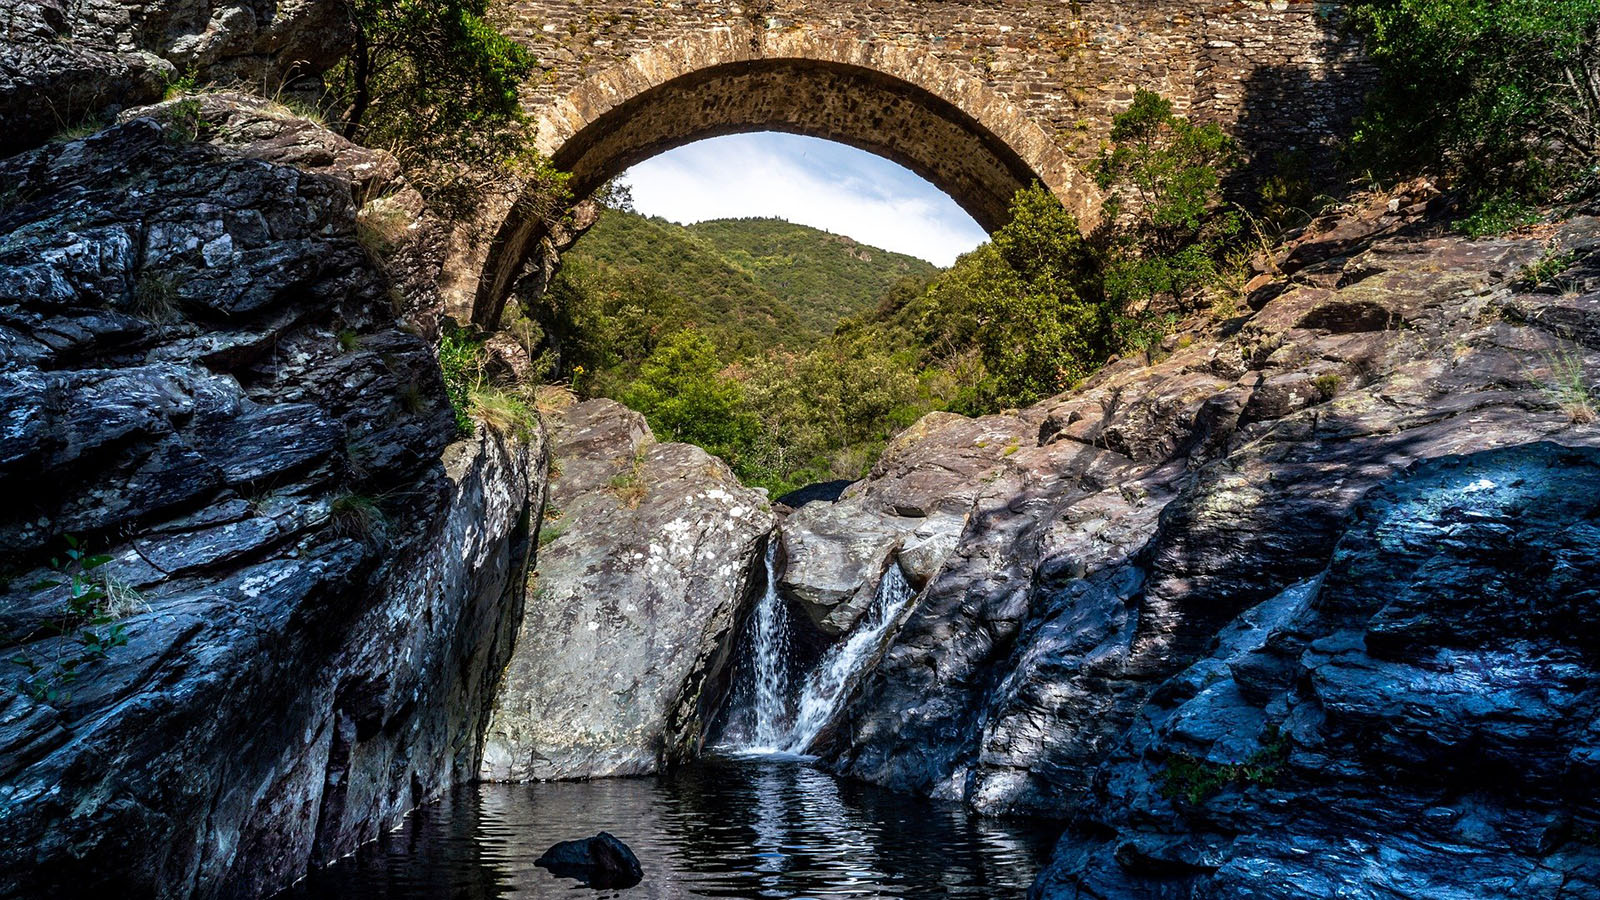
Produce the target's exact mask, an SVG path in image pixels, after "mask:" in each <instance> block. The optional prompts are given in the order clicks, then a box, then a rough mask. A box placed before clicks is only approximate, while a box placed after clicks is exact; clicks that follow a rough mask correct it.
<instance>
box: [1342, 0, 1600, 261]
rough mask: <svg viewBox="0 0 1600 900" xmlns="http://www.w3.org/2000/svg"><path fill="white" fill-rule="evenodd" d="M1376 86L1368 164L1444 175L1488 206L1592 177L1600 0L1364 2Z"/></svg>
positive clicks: (1360, 157) (1598, 106) (1599, 128)
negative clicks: (1431, 171)
mask: <svg viewBox="0 0 1600 900" xmlns="http://www.w3.org/2000/svg"><path fill="white" fill-rule="evenodd" d="M1351 19H1352V23H1353V24H1354V26H1355V28H1356V29H1357V30H1358V32H1359V33H1360V34H1361V35H1362V36H1363V38H1364V39H1365V42H1366V49H1367V54H1368V56H1369V58H1370V59H1371V60H1372V61H1373V62H1374V63H1375V64H1376V67H1377V70H1378V76H1379V77H1378V83H1377V86H1376V88H1375V89H1374V90H1373V92H1372V93H1371V95H1370V96H1369V98H1368V104H1367V111H1366V113H1365V115H1364V116H1363V118H1362V119H1361V121H1360V123H1359V128H1358V130H1357V132H1356V134H1355V136H1354V138H1353V140H1352V144H1351V149H1352V152H1353V155H1354V158H1355V160H1356V161H1357V162H1358V163H1359V164H1361V165H1363V166H1366V167H1367V168H1370V169H1374V170H1377V171H1382V172H1389V173H1399V174H1406V173H1411V172H1417V171H1426V170H1434V171H1441V170H1442V171H1443V172H1444V173H1446V174H1451V175H1454V176H1456V177H1457V178H1459V179H1460V181H1461V182H1462V183H1463V184H1464V185H1465V186H1466V187H1467V188H1468V191H1469V195H1470V198H1471V199H1472V200H1473V201H1474V202H1475V203H1476V204H1490V203H1492V204H1495V205H1497V206H1498V207H1499V210H1498V211H1497V212H1496V213H1495V214H1493V215H1488V214H1486V211H1485V210H1483V209H1481V208H1480V210H1479V215H1481V216H1482V217H1481V218H1479V219H1478V220H1477V221H1476V223H1474V224H1473V225H1471V226H1469V227H1470V228H1471V229H1472V230H1477V231H1479V232H1480V233H1486V229H1488V228H1489V227H1491V226H1492V225H1496V224H1505V223H1508V222H1515V221H1517V217H1516V216H1513V215H1510V213H1511V212H1512V211H1513V210H1515V209H1516V204H1517V203H1519V202H1521V203H1527V202H1532V201H1536V200H1538V199H1540V198H1544V197H1548V196H1550V195H1551V193H1552V192H1553V191H1556V190H1558V189H1560V188H1561V187H1563V186H1564V185H1569V184H1573V183H1576V182H1579V181H1582V180H1585V179H1592V178H1593V177H1594V175H1595V160H1596V159H1597V158H1600V92H1597V87H1600V4H1597V3H1595V2H1594V0H1362V2H1360V3H1358V4H1356V5H1355V6H1354V7H1353V9H1352V10H1351Z"/></svg>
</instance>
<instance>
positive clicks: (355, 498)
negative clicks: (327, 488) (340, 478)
mask: <svg viewBox="0 0 1600 900" xmlns="http://www.w3.org/2000/svg"><path fill="white" fill-rule="evenodd" d="M328 522H329V524H331V525H332V526H333V531H334V533H335V534H337V535H339V536H340V537H347V538H355V539H356V540H361V541H367V540H371V539H372V538H374V537H376V536H377V534H378V533H379V532H380V531H381V530H382V529H383V527H384V526H385V525H386V524H388V519H387V517H385V516H384V514H383V510H382V509H381V508H379V506H378V501H377V499H376V498H373V497H369V496H367V495H365V494H357V493H348V494H341V495H339V496H338V497H335V498H333V500H332V501H331V502H330V503H329V504H328Z"/></svg>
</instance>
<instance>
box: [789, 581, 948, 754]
mask: <svg viewBox="0 0 1600 900" xmlns="http://www.w3.org/2000/svg"><path fill="white" fill-rule="evenodd" d="M915 596H916V591H914V590H912V588H911V585H910V584H909V583H907V582H906V576H905V573H904V572H902V571H900V566H899V565H896V564H891V565H890V566H889V570H888V571H887V572H885V573H883V579H882V580H881V581H879V582H878V593H877V594H876V595H875V596H874V597H873V598H872V606H871V607H870V608H868V610H867V612H866V615H864V616H863V617H862V620H861V622H860V623H858V624H857V625H856V630H855V631H853V632H851V634H850V637H849V639H848V640H846V641H844V642H843V643H841V644H835V645H834V646H833V647H832V648H831V649H829V650H828V652H827V653H826V654H824V655H823V657H822V661H821V662H819V663H818V664H817V667H816V668H815V669H813V670H811V674H810V675H808V676H806V681H805V685H804V687H802V688H801V691H800V703H799V712H798V714H797V715H796V716H795V721H794V725H793V726H792V727H791V728H790V729H789V735H788V738H787V740H786V741H785V744H784V749H785V750H786V751H787V752H789V753H804V752H806V751H807V750H809V749H810V748H811V742H812V741H814V740H816V739H817V735H818V734H820V733H821V732H822V729H823V728H824V727H825V726H826V725H827V724H828V722H829V720H831V719H832V718H833V715H834V711H835V710H836V709H837V708H838V706H839V703H840V701H841V700H843V699H844V695H845V692H846V689H847V688H848V687H849V686H850V685H851V684H852V683H853V682H854V681H855V679H856V677H857V676H858V675H859V674H860V673H861V670H862V669H863V668H864V667H865V666H866V665H867V663H869V662H870V661H871V660H872V658H873V657H874V656H875V655H877V653H878V651H879V649H881V648H882V646H883V639H884V636H885V635H886V634H887V633H888V631H889V628H890V626H892V625H894V623H895V622H896V621H898V620H899V618H900V613H901V612H903V611H904V610H905V608H906V604H908V603H910V602H911V598H912V597H915Z"/></svg>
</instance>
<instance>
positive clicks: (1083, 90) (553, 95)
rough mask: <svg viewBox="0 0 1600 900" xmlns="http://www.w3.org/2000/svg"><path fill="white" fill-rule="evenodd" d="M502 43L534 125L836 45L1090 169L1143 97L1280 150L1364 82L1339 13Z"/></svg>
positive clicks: (1033, 1)
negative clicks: (652, 76) (948, 73)
mask: <svg viewBox="0 0 1600 900" xmlns="http://www.w3.org/2000/svg"><path fill="white" fill-rule="evenodd" d="M509 15H510V21H509V22H508V23H506V28H507V31H508V32H509V33H510V34H512V35H513V36H514V37H516V38H517V39H518V40H519V41H521V42H522V43H524V44H525V45H527V46H529V47H531V48H533V50H534V51H535V52H536V53H537V54H538V56H539V59H540V63H541V65H542V66H543V67H545V69H546V74H545V77H544V78H543V79H542V80H541V81H539V82H538V83H537V84H536V85H534V86H532V87H531V89H530V91H529V93H528V105H529V107H530V108H532V109H533V110H535V111H536V112H537V111H540V110H542V109H544V108H546V107H548V106H549V105H551V104H552V103H554V102H555V101H556V100H557V99H558V98H560V97H563V96H565V95H567V94H568V93H570V92H571V91H572V90H573V89H574V88H575V87H577V86H578V84H579V83H580V82H582V81H583V80H584V79H586V78H589V77H592V76H594V75H596V74H598V73H601V72H603V71H604V70H606V69H607V68H610V67H612V66H614V65H616V64H617V63H619V62H621V61H623V60H625V59H627V58H628V57H630V56H633V55H635V54H638V53H641V52H644V51H647V50H649V49H651V48H653V47H659V46H661V45H662V44H664V43H666V42H668V41H670V40H672V39H674V38H681V37H684V36H687V35H693V34H696V33H703V32H706V31H711V30H716V29H731V30H735V31H741V30H748V29H752V28H754V29H758V30H764V31H793V30H797V29H815V30H820V31H828V32H840V33H844V34H847V35H849V36H850V37H851V38H853V39H855V40H858V41H864V42H870V43H874V44H889V45H894V46H897V47H904V48H907V49H908V50H911V51H913V52H914V53H915V54H917V55H926V56H930V57H933V58H936V59H938V60H941V61H943V62H946V63H949V64H952V65H954V66H956V67H957V68H959V69H960V70H962V71H964V72H966V73H969V74H970V75H972V76H975V77H977V78H979V79H981V80H982V81H983V83H984V84H986V85H987V86H989V87H990V88H992V89H993V90H994V91H995V92H996V93H998V94H999V95H1000V96H1001V97H1003V98H1005V99H1006V100H1007V101H1009V102H1010V103H1013V104H1015V105H1017V106H1018V107H1019V108H1021V109H1022V110H1023V111H1024V112H1025V113H1026V114H1027V115H1028V117H1029V118H1031V119H1033V120H1034V121H1036V122H1037V123H1038V124H1039V125H1040V126H1041V127H1043V128H1044V129H1045V130H1046V131H1047V132H1049V133H1050V134H1051V135H1053V136H1054V137H1055V138H1056V139H1057V140H1058V141H1060V143H1061V145H1062V146H1063V147H1064V148H1066V149H1068V150H1069V152H1071V153H1072V154H1073V155H1075V156H1077V157H1079V158H1080V159H1081V158H1086V157H1089V156H1092V155H1093V154H1094V152H1095V151H1096V150H1097V149H1098V146H1099V141H1100V139H1101V138H1103V137H1104V136H1105V134H1106V132H1107V131H1108V129H1109V125H1110V119H1111V117H1112V115H1114V114H1115V113H1116V112H1118V111H1120V110H1121V109H1123V108H1124V107H1125V106H1126V104H1127V103H1128V101H1129V100H1130V99H1131V98H1132V95H1133V91H1134V90H1135V89H1137V88H1150V89H1152V90H1158V91H1160V92H1162V93H1163V94H1166V95H1167V96H1170V97H1171V98H1173V100H1174V101H1175V102H1176V103H1177V105H1178V106H1179V108H1180V109H1184V110H1192V111H1193V112H1194V113H1195V114H1196V115H1198V116H1200V117H1202V118H1205V119H1209V120H1215V121H1220V122H1222V123H1225V124H1228V125H1239V124H1241V123H1242V125H1243V126H1244V127H1246V128H1247V129H1248V130H1251V131H1252V132H1253V133H1255V134H1257V135H1259V136H1264V137H1268V138H1269V139H1270V142H1271V143H1272V144H1274V145H1277V146H1278V147H1283V146H1290V145H1295V146H1298V145H1307V144H1311V145H1314V144H1317V143H1319V142H1320V141H1321V139H1322V138H1323V137H1324V136H1325V135H1326V134H1327V133H1328V132H1329V131H1330V130H1332V129H1334V128H1337V127H1338V125H1339V124H1340V123H1341V122H1343V121H1346V120H1348V118H1349V116H1350V115H1351V113H1352V112H1353V111H1354V110H1355V105H1356V103H1357V102H1358V101H1359V97H1360V91H1359V90H1352V85H1351V84H1350V83H1349V82H1350V80H1352V79H1355V80H1358V81H1359V80H1360V79H1362V78H1363V77H1364V75H1363V72H1364V70H1363V66H1362V64H1361V62H1360V60H1359V59H1358V58H1357V55H1356V54H1355V52H1354V44H1353V42H1352V41H1350V40H1348V39H1346V38H1344V37H1343V36H1342V35H1341V32H1340V27H1341V26H1340V22H1341V20H1342V4H1341V3H1338V2H1306V0H1274V2H1270V3H1259V2H1237V0H1235V2H1228V0H1222V2H1216V0H1178V2H1171V0H1163V2H1159V3H1158V2H1153V0H1120V2H1109V0H1084V2H1038V0H968V2H953V0H935V2H910V0H868V2H857V0H767V2H761V0H758V2H754V3H743V4H741V3H730V2H721V0H675V2H669V0H654V2H639V0H595V2H589V3H582V4H579V3H572V2H570V0H515V2H513V3H511V4H510V8H509Z"/></svg>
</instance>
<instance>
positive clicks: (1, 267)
mask: <svg viewBox="0 0 1600 900" xmlns="http://www.w3.org/2000/svg"><path fill="white" fill-rule="evenodd" d="M0 196H3V197H4V198H5V199H4V203H3V207H0V363H3V369H0V447H3V448H4V449H3V451H0V488H3V491H4V493H5V495H6V497H7V498H8V507H7V510H6V512H5V513H4V515H3V516H0V535H3V541H0V542H3V544H4V547H5V553H6V556H5V572H4V578H3V579H0V626H3V628H0V634H3V635H4V642H5V661H4V662H3V663H0V665H3V666H4V667H5V673H4V674H5V681H6V689H5V691H4V692H3V693H0V829H3V830H4V831H5V833H6V840H5V841H4V842H3V844H0V895H3V896H17V897H22V896H28V897H36V896H50V895H64V894H63V892H66V893H71V894H73V895H76V894H79V893H83V892H89V891H93V892H100V893H108V894H110V895H113V896H149V897H253V896H262V895H266V894H270V893H273V892H275V891H276V890H278V889H281V888H283V887H285V886H287V885H288V884H289V883H290V882H292V881H293V880H294V879H296V878H297V877H299V876H300V875H302V874H303V873H304V872H305V871H306V870H307V868H308V867H309V866H313V865H318V864H323V863H326V862H328V861H331V860H333V859H336V858H338V857H340V856H342V855H344V854H346V853H348V852H350V851H351V850H353V849H354V848H355V847H356V846H357V845H358V844H360V843H362V842H364V841H367V840H371V839H372V838H374V837H375V836H376V835H378V834H379V833H380V832H382V831H384V830H386V829H388V828H390V827H392V826H394V825H395V824H397V823H398V821H399V820H400V818H401V817H402V816H404V815H405V814H406V813H407V812H408V811H410V810H411V809H413V808H414V807H416V806H417V805H419V804H421V803H424V802H427V801H429V800H431V799H434V798H437V797H438V796H440V794H441V793H442V792H443V791H444V790H445V789H446V788H448V787H449V786H451V785H452V784H454V783H457V782H459V781H461V780H464V779H469V778H471V777H473V776H474V775H475V774H476V772H477V767H478V762H479V755H480V747H479V742H480V740H481V736H482V733H483V730H484V728H485V726H486V723H487V715H488V712H489V703H490V701H491V699H492V696H493V692H494V689H495V685H496V683H497V680H498V677H499V674H500V671H501V668H502V667H503V665H504V662H505V660H506V659H507V658H508V656H509V653H510V649H511V642H512V638H513V635H514V630H515V627H516V625H517V624H518V622H519V620H520V615H521V605H522V585H523V579H524V573H525V570H526V568H527V565H528V560H529V555H530V553H531V544H532V524H533V522H534V521H536V519H537V515H538V510H539V508H540V506H541V504H542V494H543V460H544V454H545V450H544V447H543V442H542V438H541V437H539V435H537V434H534V435H532V436H531V437H527V438H519V437H516V436H500V435H497V434H495V433H493V432H489V431H487V430H484V429H482V428H480V429H479V430H478V432H477V433H476V434H474V435H472V436H468V437H466V438H463V439H457V437H456V436H455V433H456V424H455V421H454V417H453V414H452V412H451V407H450V403H449V401H448V400H447V398H446V396H445V389H444V384H443V382H442V381H441V377H440V369H439V365H438V363H437V362H436V360H435V358H434V355H433V350H432V344H431V342H430V340H428V339H427V338H426V337H424V336H423V335H424V334H427V333H428V332H429V331H430V330H431V329H433V328H434V327H435V325H434V319H433V317H434V316H435V315H436V313H437V295H436V294H435V293H433V292H432V290H431V287H430V285H431V281H432V279H433V278H434V277H436V273H437V266H438V263H437V260H436V259H433V258H432V255H431V251H429V249H428V248H429V246H430V244H431V243H432V239H431V236H432V235H435V234H436V226H435V225H434V224H432V223H431V220H430V219H429V217H428V216H427V215H426V212H425V211H424V210H422V208H421V206H420V203H419V200H418V198H417V197H416V195H415V193H414V192H412V191H410V190H409V189H408V188H407V187H406V186H405V184H404V182H403V181H402V180H401V179H400V178H399V175H398V170H397V167H396V165H395V163H394V161H393V159H391V158H389V157H388V156H387V155H385V154H381V153H375V152H371V151H367V150H363V149H362V148H359V147H355V146H353V145H351V144H349V143H347V142H345V141H343V140H342V139H340V138H338V137H336V136H334V135H332V134H331V133H329V132H327V131H326V130H325V129H322V128H320V127H318V126H316V125H313V124H311V123H309V122H306V121H304V120H301V119H297V118H295V117H293V116H291V115H289V114H287V112H286V111H285V110H283V109H282V108H281V107H276V106H274V105H272V104H268V103H264V102H262V101H259V100H251V99H248V98H244V97H238V96H229V95H208V96H203V97H196V98H190V99H185V100H178V101H173V102H169V103H167V104H163V105H162V106H160V107H156V108H152V109H146V110H137V111H134V112H132V113H130V114H128V115H126V116H125V117H124V120H123V121H122V122H121V123H120V124H117V125H115V126H113V127H111V128H109V129H106V130H103V131H101V132H99V133H96V134H94V135H92V136H89V137H86V138H83V139H79V140H73V141H66V142H60V143H53V144H49V145H47V146H45V147H42V148H40V149H38V150H34V151H32V152H29V153H25V154H22V155H19V156H15V157H12V158H10V159H7V160H4V161H0ZM379 237H381V238H382V240H378V239H377V238H379ZM69 536H70V537H71V538H72V539H73V540H75V541H77V546H78V547H81V548H84V549H85V550H86V551H87V552H88V553H89V554H94V555H99V554H102V553H103V554H104V555H105V556H106V557H108V559H107V560H106V561H105V562H104V563H103V564H96V563H99V560H90V561H89V563H88V564H86V565H84V566H81V567H80V566H77V565H75V564H73V563H72V562H70V561H66V562H62V560H65V559H66V557H65V555H64V554H65V551H66V549H67V547H68V543H67V539H68V537H69ZM51 557H55V559H56V560H57V563H56V564H55V565H54V566H53V567H52V565H51V563H50V562H49V560H50V558H51ZM74 575H77V576H79V590H80V592H81V590H82V588H83V586H85V585H93V586H94V587H95V590H96V591H97V592H99V591H103V592H104V593H106V594H107V595H108V596H106V597H105V598H104V599H103V600H101V601H96V602H95V603H94V604H92V605H93V606H94V607H96V608H95V609H93V610H92V611H90V612H89V613H87V614H75V613H73V612H71V605H70V604H71V600H70V597H69V594H70V593H71V592H72V590H73V589H72V588H70V587H68V586H56V587H48V586H44V585H43V584H42V582H47V581H54V582H61V581H70V580H71V578H72V576H74ZM113 629H115V631H113ZM117 635H120V638H121V640H120V641H119V640H118V639H117V637H116V636H117ZM91 636H98V637H94V641H95V643H96V644H97V645H98V646H99V647H100V648H101V651H102V652H95V644H90V643H86V641H87V640H89V638H90V637H91Z"/></svg>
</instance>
